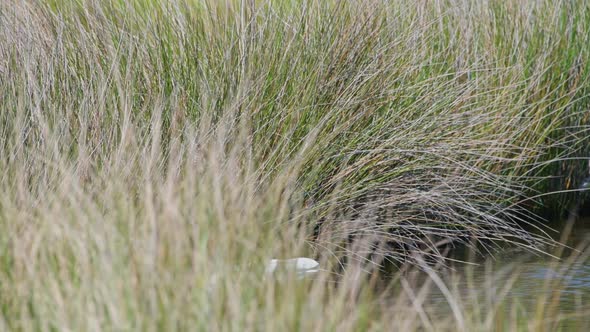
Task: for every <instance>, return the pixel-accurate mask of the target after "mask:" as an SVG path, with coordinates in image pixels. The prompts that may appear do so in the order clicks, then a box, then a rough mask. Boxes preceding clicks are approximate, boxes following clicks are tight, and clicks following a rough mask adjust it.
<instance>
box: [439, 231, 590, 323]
mask: <svg viewBox="0 0 590 332" xmlns="http://www.w3.org/2000/svg"><path fill="white" fill-rule="evenodd" d="M551 227H552V228H553V229H556V230H557V231H558V232H555V233H554V234H555V238H556V239H557V240H558V238H559V236H560V233H561V232H560V231H561V230H563V228H564V227H565V223H563V224H559V225H552V226H551ZM588 242H590V219H583V220H578V221H577V222H576V223H575V224H574V227H573V229H572V233H571V235H570V236H569V237H568V239H567V241H566V244H567V246H568V247H569V248H567V249H565V250H563V255H562V257H563V258H562V259H561V260H556V259H555V258H552V257H550V256H548V255H541V254H536V255H535V254H531V253H526V252H514V251H513V250H507V251H505V252H500V253H498V254H496V255H494V258H493V259H489V258H488V259H486V260H483V259H482V258H479V259H475V260H473V256H471V255H468V254H464V255H465V256H464V257H463V258H461V257H457V258H459V259H464V260H467V259H468V258H467V256H469V257H471V261H473V262H474V263H476V265H471V266H465V264H456V265H455V266H454V267H453V269H454V271H455V272H456V273H450V274H449V275H454V276H458V277H456V278H455V277H453V278H451V279H450V280H447V281H448V282H449V284H450V285H452V286H453V287H455V290H456V291H458V292H459V293H460V294H462V297H463V300H465V301H464V302H465V303H467V302H468V301H467V300H473V298H476V299H477V300H479V301H482V300H484V301H488V302H495V300H502V301H504V302H505V303H507V304H510V303H518V304H519V305H522V306H523V307H525V308H526V307H528V308H530V309H533V308H534V305H536V304H537V303H538V301H539V299H542V298H546V299H547V301H550V299H553V298H554V297H556V296H558V303H559V307H558V310H559V312H560V313H561V314H569V313H575V312H576V308H580V306H582V305H584V306H587V305H589V304H590V301H589V300H590V258H589V257H588V256H590V251H589V250H582V251H576V250H575V249H573V248H578V249H581V248H585V247H586V245H587V244H588ZM441 274H443V275H444V274H446V273H444V272H441ZM443 277H446V278H448V275H446V276H443ZM503 290H506V292H505V293H503ZM431 296H432V297H431V300H432V301H433V303H445V302H446V299H445V297H444V295H443V294H442V292H440V291H437V290H434V291H433V293H432V294H431ZM500 297H501V298H500ZM477 300H476V301H477ZM575 319H576V320H578V321H577V323H579V320H584V321H585V322H588V321H590V316H582V317H577V318H575Z"/></svg>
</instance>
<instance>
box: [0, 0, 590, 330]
mask: <svg viewBox="0 0 590 332" xmlns="http://www.w3.org/2000/svg"><path fill="white" fill-rule="evenodd" d="M589 13H590V12H589V11H588V9H587V8H586V7H585V6H583V5H577V4H573V3H567V4H565V3H564V4H553V3H552V2H550V1H528V2H526V3H525V4H520V3H517V2H515V1H508V2H505V3H487V4H474V5H468V4H464V5H459V6H455V5H452V6H451V5H450V4H446V3H443V2H442V1H436V2H432V3H430V2H428V3H423V4H415V3H414V2H411V1H410V2H406V1H397V2H395V3H389V2H381V1H369V2H364V1H353V2H346V3H343V2H337V1H333V2H332V1H301V2H290V3H287V2H281V1H241V2H237V1H226V2H224V3H218V2H216V1H182V0H174V1H161V2H159V1H145V0H136V1H116V0H110V1H91V0H88V1H47V2H39V1H34V0H31V1H25V2H21V1H8V2H7V3H2V4H0V45H2V46H0V105H1V107H2V110H3V111H2V112H1V113H0V137H1V138H2V141H1V142H0V155H1V156H2V158H0V170H1V173H0V192H2V194H0V230H1V232H0V234H1V235H0V246H1V248H2V249H1V250H0V252H1V253H0V260H1V261H2V264H1V265H0V266H2V268H0V292H1V294H2V299H3V300H1V301H0V312H1V313H2V315H1V317H2V319H1V320H0V324H3V325H0V326H3V327H6V328H13V329H23V330H29V329H38V330H46V329H60V330H63V329H72V330H90V329H142V330H143V329H147V328H154V329H236V330H243V329H245V328H252V329H274V330H279V329H285V328H290V329H312V328H320V329H337V328H338V329H340V328H343V329H349V330H359V329H366V328H369V327H372V328H375V329H379V328H380V327H381V328H385V326H386V325H385V324H387V321H386V314H385V312H387V310H390V309H391V307H390V306H384V307H383V308H381V307H380V306H381V305H380V304H379V305H377V304H375V303H374V302H373V300H372V296H371V295H370V293H369V292H368V291H367V290H366V288H367V287H366V286H365V285H366V284H365V283H361V282H360V280H364V278H366V277H367V276H366V275H365V274H364V272H363V271H366V270H370V269H372V267H375V266H379V265H380V264H381V263H382V262H383V261H384V260H393V261H396V262H407V261H412V262H414V263H419V262H418V261H416V259H426V260H429V259H430V258H439V257H441V256H443V255H442V253H441V252H440V245H441V244H442V243H455V242H457V241H466V242H469V241H471V240H473V239H476V240H495V241H502V242H510V243H516V244H519V245H522V246H525V247H527V248H530V249H535V248H536V246H537V245H538V244H540V243H546V242H550V240H549V239H548V238H546V237H543V236H538V235H533V234H532V233H529V232H527V231H525V230H524V226H525V225H526V224H527V223H529V222H530V221H529V219H528V217H525V210H524V209H526V208H531V209H532V208H534V207H531V206H524V207H523V206H521V205H520V204H518V203H519V202H520V201H522V200H526V198H527V197H531V196H534V195H535V194H537V191H546V190H548V189H550V188H551V187H550V185H551V184H548V182H546V181H541V180H542V179H545V178H546V177H547V176H552V175H556V173H557V172H556V169H557V167H559V169H560V170H561V172H565V173H564V174H565V175H566V177H565V178H564V179H565V180H564V181H565V182H567V186H568V187H572V188H573V186H575V184H576V183H575V182H576V181H577V178H578V177H577V173H583V172H584V171H585V170H584V169H583V168H582V167H580V165H579V164H577V163H578V161H574V162H572V164H567V163H565V161H566V160H570V159H571V160H576V158H577V157H579V156H581V155H582V154H584V153H587V152H588V151H587V150H584V149H587V146H588V144H587V135H586V133H587V131H588V127H587V124H588V121H589V119H588V116H587V115H588V112H587V109H588V98H587V95H588V87H589V82H588V81H587V79H586V78H587V77H588V66H587V64H588V56H589V49H588V46H587V45H589V43H588V42H589V40H588V38H589V37H588V34H587V33H586V32H587V31H589V28H590V27H588V24H589V23H588V22H590V20H588V19H587V17H588V15H589ZM556 165H558V166H556ZM571 165H574V166H576V167H574V166H571ZM564 174H558V175H564ZM540 203H544V202H540ZM486 243H487V242H486ZM296 254H309V255H315V256H317V257H320V258H321V259H322V264H323V266H326V268H327V269H330V270H332V271H338V268H336V267H335V266H337V265H338V264H339V263H341V262H343V261H346V262H347V266H346V269H345V270H344V271H343V272H342V273H343V275H342V276H341V277H340V278H339V279H340V282H339V284H338V285H344V286H338V287H336V286H334V287H332V286H330V285H329V284H328V285H326V282H324V280H325V281H327V280H328V279H330V274H329V273H327V272H326V274H325V275H322V276H321V277H320V282H317V283H314V284H312V285H310V284H307V283H302V284H296V283H294V282H288V285H290V286H292V287H283V286H282V285H278V286H277V285H273V284H272V283H271V284H269V283H268V282H266V281H263V280H262V277H261V276H262V271H263V270H264V263H265V262H266V260H267V259H269V258H271V257H277V256H294V255H296ZM330 266H334V268H333V269H332V268H329V267H330ZM441 285H442V284H441ZM406 304H407V303H406ZM376 307H379V308H376ZM394 308H396V309H399V308H398V307H397V306H394ZM402 313H403V312H402V311H400V315H399V316H398V315H395V316H394V317H393V318H392V319H393V320H394V321H395V320H400V319H401V320H403V323H404V324H406V323H407V324H410V326H414V327H416V328H417V327H418V325H414V324H418V323H417V321H415V320H407V321H405V320H404V317H405V316H404V315H402ZM303 318H307V319H303ZM343 318H346V319H343ZM458 321H459V320H456V321H454V323H457V322H458ZM380 324H381V325H380ZM420 324H421V323H420ZM450 324H453V323H450ZM424 326H426V327H427V325H424Z"/></svg>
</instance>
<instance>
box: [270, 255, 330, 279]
mask: <svg viewBox="0 0 590 332" xmlns="http://www.w3.org/2000/svg"><path fill="white" fill-rule="evenodd" d="M319 267H320V263H318V262H317V261H316V260H314V259H311V258H307V257H297V258H291V259H271V260H270V261H269V262H268V264H267V265H266V274H269V275H270V274H273V273H274V272H275V271H277V270H285V271H294V272H295V273H296V274H297V278H298V279H302V278H305V277H307V276H310V275H313V274H315V273H317V272H319V271H320V269H319Z"/></svg>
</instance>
